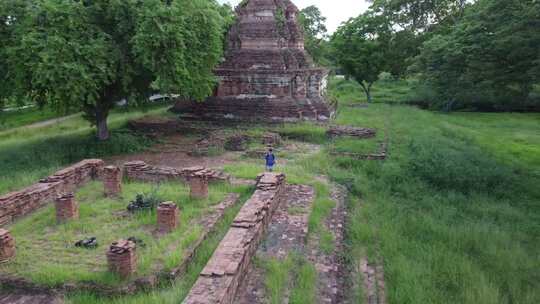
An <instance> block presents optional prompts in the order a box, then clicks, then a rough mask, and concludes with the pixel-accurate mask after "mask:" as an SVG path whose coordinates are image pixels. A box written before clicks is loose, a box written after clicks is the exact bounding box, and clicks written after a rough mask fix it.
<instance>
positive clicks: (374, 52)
mask: <svg viewBox="0 0 540 304" xmlns="http://www.w3.org/2000/svg"><path fill="white" fill-rule="evenodd" d="M390 36H391V29H390V24H389V23H388V22H387V20H386V18H385V17H384V16H380V15H376V14H375V13H374V12H373V11H368V12H366V13H364V14H362V15H360V16H358V17H356V18H353V19H350V20H349V21H348V22H347V23H345V24H344V25H343V26H341V27H340V28H339V29H338V30H337V32H336V33H335V34H334V36H333V37H332V44H333V46H334V49H335V56H336V60H337V63H338V64H339V65H340V67H341V68H342V69H343V71H344V73H345V75H346V76H348V77H351V78H353V79H354V80H356V81H357V82H358V83H359V84H360V86H361V87H362V89H363V90H364V92H365V93H366V96H367V99H368V102H371V87H372V86H373V84H374V83H375V82H376V81H377V80H378V78H379V74H380V73H381V72H383V71H386V70H387V69H388V58H389V57H387V53H388V50H389V46H390V44H389V41H390Z"/></svg>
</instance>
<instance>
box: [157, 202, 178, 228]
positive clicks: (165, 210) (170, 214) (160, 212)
mask: <svg viewBox="0 0 540 304" xmlns="http://www.w3.org/2000/svg"><path fill="white" fill-rule="evenodd" d="M179 216H180V211H179V209H178V206H177V205H176V204H175V203H173V202H164V203H161V204H159V206H158V208H157V223H158V229H159V232H161V233H169V232H171V231H173V230H174V229H176V227H178V221H179Z"/></svg>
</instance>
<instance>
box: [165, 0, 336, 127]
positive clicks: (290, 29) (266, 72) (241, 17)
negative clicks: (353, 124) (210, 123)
mask: <svg viewBox="0 0 540 304" xmlns="http://www.w3.org/2000/svg"><path fill="white" fill-rule="evenodd" d="M298 13H299V11H298V8H297V7H296V6H295V5H294V4H293V3H292V2H291V1H290V0H250V1H246V3H244V4H243V5H241V6H239V7H238V8H237V10H236V14H237V23H236V24H235V25H233V26H232V28H231V29H230V31H229V34H228V48H227V52H226V56H225V57H226V58H225V61H224V62H223V63H222V64H221V65H220V66H219V67H218V68H217V69H215V74H216V75H217V76H218V77H219V80H220V81H219V85H218V87H217V90H216V93H215V96H213V97H211V98H208V99H207V100H206V101H205V102H204V103H198V102H191V101H179V102H178V103H177V104H176V105H175V107H174V110H175V111H176V112H178V113H180V114H181V116H184V117H193V116H195V117H197V118H201V117H202V118H210V119H217V120H223V119H233V120H242V121H244V120H264V121H298V120H305V119H307V120H323V121H325V120H328V119H329V118H330V117H331V115H332V110H331V109H330V108H329V107H328V105H327V104H326V102H325V99H324V92H325V90H326V83H327V75H328V71H327V70H325V69H322V68H318V67H316V66H315V65H314V63H313V60H312V59H311V58H310V56H309V55H308V53H307V52H306V51H305V49H304V35H303V33H302V30H301V26H300V25H299V23H298V20H297V17H298Z"/></svg>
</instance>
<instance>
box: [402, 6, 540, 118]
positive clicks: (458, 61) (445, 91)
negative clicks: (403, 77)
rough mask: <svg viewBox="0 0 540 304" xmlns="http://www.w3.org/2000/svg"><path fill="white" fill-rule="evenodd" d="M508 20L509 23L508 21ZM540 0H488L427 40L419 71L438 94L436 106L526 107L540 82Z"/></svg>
mask: <svg viewBox="0 0 540 304" xmlns="http://www.w3.org/2000/svg"><path fill="white" fill-rule="evenodd" d="M503 20H504V22H503ZM538 20H540V3H538V2H535V1H519V0H510V1H506V0H482V1H479V2H478V3H476V4H474V5H473V6H471V7H469V8H468V9H467V11H466V14H465V17H464V18H463V19H462V21H461V22H460V23H459V24H458V25H457V26H456V27H455V28H454V29H453V30H452V31H451V32H450V33H448V34H444V35H443V34H439V35H435V36H434V37H433V38H431V39H430V40H428V41H426V42H425V43H424V45H423V48H422V52H421V54H420V56H418V58H417V61H416V66H415V67H414V69H413V70H415V71H417V72H419V73H420V75H421V76H422V77H423V80H424V81H425V82H426V83H428V84H429V85H430V86H432V87H433V88H434V89H435V90H436V91H437V93H438V97H439V98H438V99H437V100H433V101H432V102H431V104H432V106H433V107H435V108H442V109H445V110H452V109H456V108H474V109H479V110H505V109H519V110H526V109H530V108H538V107H539V106H540V102H539V101H538V100H536V101H534V100H531V99H530V98H529V96H530V94H531V92H532V90H533V85H534V84H535V83H538V81H539V80H540V75H539V74H538V73H537V71H538V63H539V61H538V60H539V58H540V57H539V56H540V55H539V54H540V32H539V31H538V27H539V26H540V23H539V21H538Z"/></svg>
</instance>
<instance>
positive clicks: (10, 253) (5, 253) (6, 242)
mask: <svg viewBox="0 0 540 304" xmlns="http://www.w3.org/2000/svg"><path fill="white" fill-rule="evenodd" d="M14 256H15V239H13V237H12V236H11V233H10V232H9V230H6V229H1V228H0V263H4V262H7V261H9V260H10V259H11V258H13V257H14Z"/></svg>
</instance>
